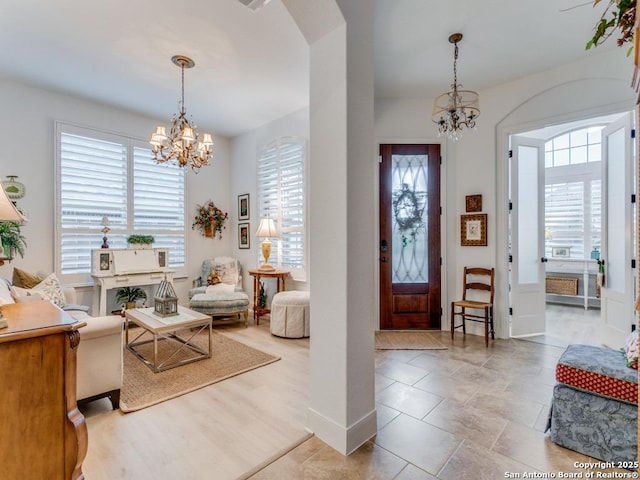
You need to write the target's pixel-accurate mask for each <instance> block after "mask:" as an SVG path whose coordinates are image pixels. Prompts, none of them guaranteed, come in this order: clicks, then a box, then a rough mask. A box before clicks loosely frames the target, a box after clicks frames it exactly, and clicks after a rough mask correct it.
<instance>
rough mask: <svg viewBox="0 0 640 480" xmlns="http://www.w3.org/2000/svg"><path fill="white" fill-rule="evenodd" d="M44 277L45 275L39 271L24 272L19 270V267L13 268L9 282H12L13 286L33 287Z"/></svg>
mask: <svg viewBox="0 0 640 480" xmlns="http://www.w3.org/2000/svg"><path fill="white" fill-rule="evenodd" d="M45 277H46V275H45V274H44V273H41V272H38V273H35V274H34V273H29V272H25V271H24V270H20V269H19V268H14V269H13V278H12V280H11V283H13V286H14V287H20V288H33V287H35V286H36V285H38V284H39V283H40V282H41V281H42V280H44V279H45Z"/></svg>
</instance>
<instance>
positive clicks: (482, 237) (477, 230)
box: [460, 213, 487, 247]
mask: <svg viewBox="0 0 640 480" xmlns="http://www.w3.org/2000/svg"><path fill="white" fill-rule="evenodd" d="M460 245H462V246H463V247H486V246H487V214H486V213H478V214H474V215H460Z"/></svg>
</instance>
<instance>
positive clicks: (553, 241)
mask: <svg viewBox="0 0 640 480" xmlns="http://www.w3.org/2000/svg"><path fill="white" fill-rule="evenodd" d="M603 128H604V127H603V126H593V127H589V128H582V129H579V130H574V131H571V132H568V133H564V134H562V135H558V136H556V137H554V138H552V139H550V140H549V141H547V142H546V144H545V167H546V168H545V250H546V253H545V255H546V256H547V257H548V258H553V247H570V248H569V249H567V250H563V252H567V253H568V254H569V258H575V259H585V258H587V259H588V258H590V255H591V251H592V250H593V249H598V250H599V249H600V246H601V239H600V231H601V226H600V223H601V188H602V187H601V184H602V182H601V178H602V165H601V163H602V162H601V153H602V152H601V132H602V129H603Z"/></svg>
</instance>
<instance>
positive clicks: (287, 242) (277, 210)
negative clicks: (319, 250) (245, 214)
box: [258, 138, 306, 278]
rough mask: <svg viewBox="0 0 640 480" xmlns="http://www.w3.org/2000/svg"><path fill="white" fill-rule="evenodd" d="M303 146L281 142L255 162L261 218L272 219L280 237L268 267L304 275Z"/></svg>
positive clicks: (269, 148) (289, 140) (286, 140)
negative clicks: (279, 232)
mask: <svg viewBox="0 0 640 480" xmlns="http://www.w3.org/2000/svg"><path fill="white" fill-rule="evenodd" d="M305 182H306V180H305V142H304V141H303V140H299V139H292V138H283V139H280V140H278V141H276V142H274V143H273V144H271V145H269V146H268V147H267V148H265V149H264V150H263V152H262V154H261V155H260V158H259V160H258V206H259V208H258V210H259V215H260V218H263V217H265V216H269V217H271V218H273V219H274V220H275V221H276V222H277V224H278V226H279V227H280V231H281V233H282V237H281V238H279V239H272V242H273V243H274V247H275V248H274V247H272V253H271V257H270V258H269V261H270V263H274V264H276V265H277V266H279V267H282V268H286V269H289V270H292V275H294V276H297V277H298V278H301V277H303V276H304V275H305V273H304V272H305V267H306V255H305V251H306V249H305V217H306V199H305Z"/></svg>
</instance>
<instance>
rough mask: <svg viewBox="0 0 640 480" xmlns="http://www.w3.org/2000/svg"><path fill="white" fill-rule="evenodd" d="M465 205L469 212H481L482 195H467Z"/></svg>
mask: <svg viewBox="0 0 640 480" xmlns="http://www.w3.org/2000/svg"><path fill="white" fill-rule="evenodd" d="M465 204H466V205H465V206H466V211H467V212H481V211H482V195H467V196H466V197H465Z"/></svg>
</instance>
